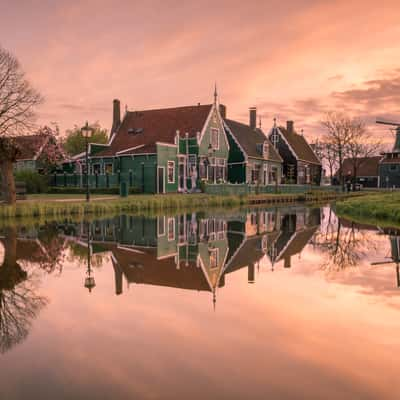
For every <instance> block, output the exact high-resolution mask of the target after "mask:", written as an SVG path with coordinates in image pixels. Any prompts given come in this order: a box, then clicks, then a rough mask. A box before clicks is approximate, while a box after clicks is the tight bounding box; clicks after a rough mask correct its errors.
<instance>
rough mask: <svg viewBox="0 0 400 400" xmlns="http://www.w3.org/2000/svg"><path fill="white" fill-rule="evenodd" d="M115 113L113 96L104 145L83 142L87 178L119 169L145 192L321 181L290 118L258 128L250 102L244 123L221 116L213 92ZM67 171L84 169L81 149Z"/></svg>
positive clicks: (116, 105) (315, 162)
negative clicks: (206, 98) (184, 102)
mask: <svg viewBox="0 0 400 400" xmlns="http://www.w3.org/2000/svg"><path fill="white" fill-rule="evenodd" d="M120 116H121V111H120V101H119V100H114V102H113V124H112V130H111V135H110V140H109V143H108V144H106V145H91V146H90V155H89V156H90V165H89V172H90V174H91V175H103V176H104V175H106V174H110V175H113V174H118V175H119V176H122V177H126V178H127V180H128V178H129V182H130V185H131V186H133V187H136V188H138V189H139V190H140V191H141V192H144V193H170V192H186V191H195V190H199V188H200V187H201V182H207V183H211V184H221V183H226V182H229V183H237V184H241V183H247V184H251V185H275V184H279V183H294V184H316V185H318V184H319V183H320V179H321V169H322V167H321V163H320V161H319V160H318V158H317V157H316V155H315V154H314V152H313V150H312V148H311V147H310V146H309V145H308V143H307V141H306V140H305V138H304V137H303V136H302V135H299V134H297V133H296V132H295V130H294V127H293V122H291V121H289V122H288V123H287V126H286V127H282V126H277V125H276V123H274V125H273V126H272V127H271V129H270V130H269V132H264V131H263V130H262V129H261V127H260V126H259V127H257V110H256V108H254V107H253V108H250V112H249V124H248V125H246V124H243V123H241V122H238V121H234V120H231V119H228V118H227V109H226V106H224V105H222V104H218V103H217V95H216V94H215V96H214V102H213V104H207V105H201V104H197V105H195V106H185V107H176V108H166V109H157V110H145V111H126V112H125V115H124V117H123V118H122V120H121V117H120ZM71 168H73V171H74V172H77V173H82V172H83V171H84V168H85V160H84V155H83V154H81V155H79V156H78V157H77V158H76V159H75V160H73V164H72V165H71ZM103 181H104V180H103Z"/></svg>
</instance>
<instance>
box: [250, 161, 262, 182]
mask: <svg viewBox="0 0 400 400" xmlns="http://www.w3.org/2000/svg"><path fill="white" fill-rule="evenodd" d="M259 178H260V166H259V165H253V168H252V169H251V183H258V180H259Z"/></svg>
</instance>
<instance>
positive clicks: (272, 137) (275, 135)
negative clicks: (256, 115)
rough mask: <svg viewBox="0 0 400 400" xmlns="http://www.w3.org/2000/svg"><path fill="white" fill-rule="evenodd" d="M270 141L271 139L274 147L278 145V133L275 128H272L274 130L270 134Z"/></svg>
mask: <svg viewBox="0 0 400 400" xmlns="http://www.w3.org/2000/svg"><path fill="white" fill-rule="evenodd" d="M271 141H272V144H273V145H274V146H275V147H276V146H277V145H278V142H279V135H278V133H277V132H276V130H275V129H274V132H273V134H272V136H271Z"/></svg>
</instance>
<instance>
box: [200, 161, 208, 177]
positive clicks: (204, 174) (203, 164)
mask: <svg viewBox="0 0 400 400" xmlns="http://www.w3.org/2000/svg"><path fill="white" fill-rule="evenodd" d="M207 162H208V161H207V159H206V158H205V157H201V158H200V162H199V175H200V179H206V178H207Z"/></svg>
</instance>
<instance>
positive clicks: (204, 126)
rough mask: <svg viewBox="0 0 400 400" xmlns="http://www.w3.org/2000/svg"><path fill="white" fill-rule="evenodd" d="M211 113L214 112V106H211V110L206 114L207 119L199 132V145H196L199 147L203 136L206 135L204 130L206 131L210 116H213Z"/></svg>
mask: <svg viewBox="0 0 400 400" xmlns="http://www.w3.org/2000/svg"><path fill="white" fill-rule="evenodd" d="M213 111H214V105H212V106H211V110H210V112H209V113H208V117H207V119H206V122H205V123H204V125H203V128H202V130H201V133H200V139H199V143H198V144H199V145H200V143H201V141H202V140H203V137H204V134H205V133H206V129H207V126H208V124H209V123H210V120H211V116H212V115H213Z"/></svg>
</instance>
